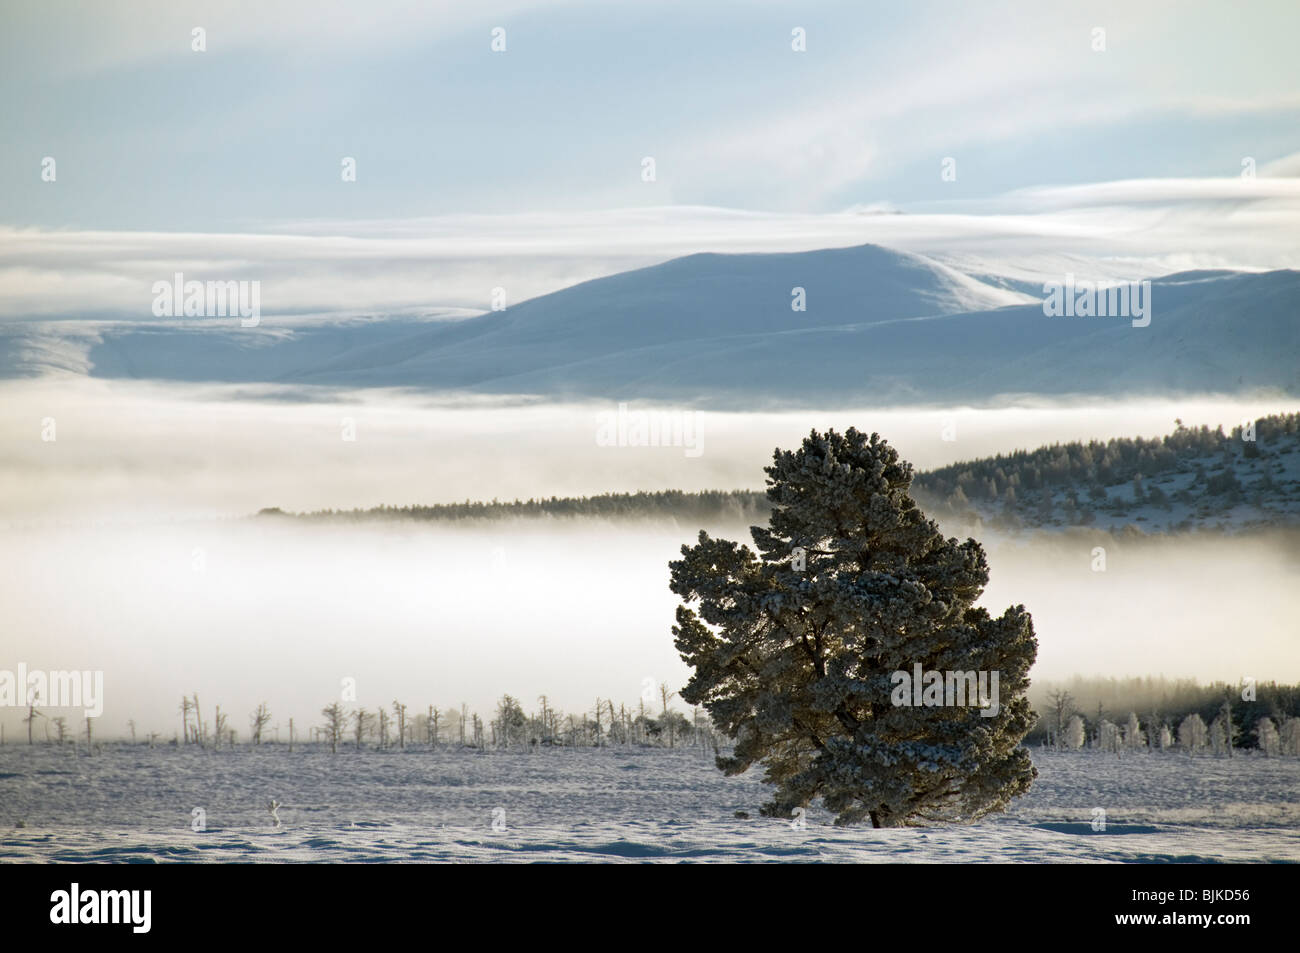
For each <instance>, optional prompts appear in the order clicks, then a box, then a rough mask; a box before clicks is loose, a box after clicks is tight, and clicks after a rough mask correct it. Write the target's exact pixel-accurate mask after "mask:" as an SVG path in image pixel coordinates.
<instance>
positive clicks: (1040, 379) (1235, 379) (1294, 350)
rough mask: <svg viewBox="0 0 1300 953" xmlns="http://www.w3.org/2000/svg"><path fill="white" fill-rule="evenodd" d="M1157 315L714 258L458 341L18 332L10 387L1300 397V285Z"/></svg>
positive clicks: (1218, 292) (1170, 303)
mask: <svg viewBox="0 0 1300 953" xmlns="http://www.w3.org/2000/svg"><path fill="white" fill-rule="evenodd" d="M1061 278H1062V281H1063V282H1064V281H1066V280H1067V279H1066V276H1064V275H1063V276H1061ZM430 297H431V299H436V297H437V289H436V287H434V288H431V291H430ZM1148 301H1149V306H1150V314H1149V317H1150V323H1149V324H1148V325H1147V326H1135V322H1134V321H1131V320H1130V319H1129V317H1128V316H1126V315H1122V316H1108V317H1096V316H1068V317H1067V316H1056V317H1049V316H1048V315H1047V314H1046V313H1045V309H1044V306H1043V302H1042V299H1041V298H1038V299H1036V298H1033V297H1031V296H1030V295H1028V294H1026V293H1025V292H1024V291H1023V290H1013V289H1011V288H1008V287H1002V286H998V285H997V283H996V282H993V281H992V280H979V279H976V278H974V277H971V276H969V275H966V274H963V273H961V272H959V271H956V270H955V269H953V268H951V267H949V266H947V265H943V264H940V263H939V262H937V261H934V260H932V259H929V258H926V257H923V256H919V255H915V254H910V253H901V252H896V251H891V250H888V249H884V248H881V247H878V246H874V245H863V246H858V247H852V248H836V249H826V250H821V251H813V252H801V253H792V254H739V255H718V254H700V255H691V256H688V257H685V258H679V259H674V260H671V261H668V262H665V263H663V264H660V265H655V266H652V267H649V268H643V269H638V270H635V271H629V272H624V273H621V274H617V275H612V276H609V277H605V278H599V279H595V280H592V281H587V282H584V283H582V284H578V285H575V286H573V287H570V288H566V289H564V290H561V291H558V292H555V293H553V294H549V295H544V296H542V297H538V298H534V299H532V300H529V301H524V302H521V303H519V304H514V305H510V306H509V307H507V308H505V309H504V310H500V311H495V312H487V313H484V314H481V315H478V316H474V317H470V318H465V319H460V320H445V319H444V320H436V321H420V320H413V319H411V318H410V317H401V318H388V319H385V318H374V319H368V320H356V319H353V320H345V321H328V320H327V321H321V322H319V323H313V322H302V321H287V320H277V318H276V317H275V316H274V315H273V314H270V315H267V316H265V317H263V319H262V322H261V325H260V326H259V327H256V328H241V327H239V322H238V321H237V320H231V319H188V320H185V321H172V322H160V321H156V320H155V321H153V322H150V323H148V324H141V323H138V322H131V323H122V322H116V323H93V322H78V323H75V324H74V323H70V322H45V323H42V324H36V325H32V324H28V325H21V326H11V327H9V328H6V329H0V341H3V344H0V374H3V375H5V376H18V375H26V374H31V373H36V372H40V371H42V370H45V369H48V368H51V367H54V368H59V369H63V370H73V371H77V370H78V369H80V368H82V367H84V368H85V369H86V370H87V371H88V373H90V374H92V375H95V376H103V377H134V378H156V379H170V380H191V381H237V382H254V381H257V382H277V383H296V384H306V385H324V386H344V387H411V388H419V389H422V390H428V391H446V390H468V391H473V392H480V393H490V394H531V395H541V396H545V397H599V398H601V399H632V398H636V399H642V400H647V399H663V400H674V401H690V402H699V403H714V404H717V405H722V406H726V405H732V406H747V405H753V404H757V403H763V404H769V405H770V404H776V403H801V402H809V403H812V402H817V403H826V402H845V403H848V402H855V401H877V402H879V401H890V402H909V403H912V402H943V401H955V400H961V401H984V400H989V399H992V398H995V397H997V396H999V395H1007V394H1040V395H1063V394H1074V393H1078V394H1105V395H1108V396H1115V395H1118V394H1125V393H1133V394H1177V393H1193V392H1207V391H1210V392H1218V393H1228V392H1234V391H1241V390H1252V389H1258V388H1275V389H1278V390H1280V391H1283V392H1286V393H1298V392H1300V362H1297V360H1296V358H1297V355H1300V318H1298V315H1300V272H1295V271H1274V272H1266V273H1242V272H1224V271H1219V272H1187V273H1181V274H1175V275H1169V276H1165V277H1161V278H1154V279H1152V280H1151V281H1150V289H1149V293H1148Z"/></svg>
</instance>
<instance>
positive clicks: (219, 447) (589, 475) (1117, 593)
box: [0, 379, 1300, 739]
mask: <svg viewBox="0 0 1300 953" xmlns="http://www.w3.org/2000/svg"><path fill="white" fill-rule="evenodd" d="M0 400H2V401H3V404H2V406H3V407H4V414H3V417H2V418H0V446H2V447H3V448H4V452H3V455H2V456H0V525H3V526H6V528H5V529H4V531H3V532H2V533H0V609H2V612H3V630H2V632H0V668H3V669H8V670H14V669H16V667H17V665H18V663H20V662H21V663H26V665H27V666H28V667H29V668H30V669H45V670H73V669H75V670H102V671H103V672H104V689H105V696H106V697H105V701H104V714H103V717H102V718H101V719H100V721H99V722H98V723H97V724H96V727H95V730H96V734H97V735H98V736H101V737H104V736H109V737H112V736H122V735H125V734H126V733H127V727H126V723H127V720H128V719H133V720H134V721H135V722H136V724H137V726H138V731H139V732H140V733H141V734H142V735H143V734H146V733H148V732H150V731H156V732H158V733H159V735H160V736H161V737H163V738H167V739H169V738H170V737H171V736H172V735H173V734H174V733H176V732H177V731H178V730H179V719H180V716H179V713H178V712H177V710H176V709H177V706H178V704H179V702H180V696H181V695H182V694H187V693H193V692H197V693H198V694H199V696H200V699H201V700H202V702H203V705H204V708H205V711H206V712H208V713H210V712H211V710H212V708H213V706H215V705H220V706H221V708H222V711H224V712H229V713H230V715H231V726H232V727H234V728H235V729H236V730H237V731H239V732H240V736H241V738H246V737H247V715H248V714H249V713H250V712H251V711H252V709H253V708H254V707H255V706H256V705H257V703H259V702H261V701H266V702H269V704H270V706H271V709H272V712H273V713H274V722H275V723H278V724H280V725H281V726H287V722H288V719H289V718H290V717H293V718H294V719H295V721H296V724H297V725H298V727H299V733H300V734H301V733H302V732H303V731H305V729H306V728H307V727H309V726H311V725H313V724H317V723H318V722H319V720H320V719H319V714H318V713H319V711H320V708H321V707H322V706H324V705H326V704H328V703H330V702H332V701H334V700H336V699H338V698H339V694H340V683H341V680H342V679H344V678H353V679H355V680H356V686H357V699H356V702H355V703H351V702H349V703H348V704H347V707H354V705H362V706H366V707H369V708H371V709H374V708H375V707H377V706H389V705H391V704H392V702H393V701H394V699H397V700H400V701H402V702H403V703H406V704H408V705H410V706H411V708H412V710H413V711H423V710H424V709H425V708H426V707H427V706H428V705H430V704H433V705H438V706H440V707H444V708H445V707H448V706H458V705H459V704H460V703H462V702H464V703H467V704H468V705H469V706H470V708H471V710H476V711H478V712H479V713H480V714H482V715H484V716H488V715H489V714H490V710H491V708H492V706H493V703H494V701H495V699H497V698H498V697H499V696H500V695H501V694H502V693H506V692H508V693H510V694H513V695H516V696H518V697H521V698H522V699H523V700H524V703H525V705H526V706H528V707H535V705H536V698H537V696H538V695H540V694H543V693H545V694H546V695H548V697H549V699H550V702H551V704H553V705H556V706H558V707H560V708H562V709H564V710H567V711H575V712H576V711H583V710H587V709H590V708H591V707H592V706H593V704H594V702H595V700H596V698H597V696H599V697H601V698H613V699H614V701H615V702H616V703H618V702H627V703H629V704H633V705H635V703H636V701H637V699H638V698H639V697H640V696H641V694H642V692H643V690H644V689H645V686H646V680H647V679H649V680H651V681H653V682H655V683H659V682H666V683H667V684H668V685H669V686H670V687H671V688H674V689H676V688H679V687H680V686H681V685H682V683H683V682H684V681H685V679H686V676H687V671H686V668H685V666H683V664H682V663H681V661H680V660H679V659H678V657H677V655H676V652H675V650H674V648H673V645H672V636H671V627H672V624H673V608H674V606H675V604H676V602H675V597H673V596H672V594H671V593H670V592H669V591H668V571H667V565H666V564H667V562H668V560H670V559H672V558H675V557H676V556H677V554H678V551H679V548H680V546H681V545H682V544H683V543H687V542H691V541H693V539H694V537H695V535H696V533H697V531H698V529H699V528H700V527H697V526H694V525H684V524H677V523H674V522H673V521H671V520H664V521H647V520H639V521H631V522H625V523H619V522H610V521H597V520H564V519H537V520H502V521H483V522H463V523H454V522H453V523H438V524H428V523H414V522H393V523H383V522H377V523H368V524H364V525H349V524H344V523H332V522H324V523H306V522H295V521H292V520H280V519H264V518H263V519H245V518H243V517H244V516H245V515H246V514H250V513H252V512H254V511H256V510H257V509H259V508H261V507H266V506H280V507H284V508H285V509H288V510H297V511H302V510H311V509H322V508H351V507H365V506H373V505H378V504H384V503H389V504H401V503H431V502H440V501H452V500H463V499H466V498H473V499H490V498H492V497H500V498H513V497H523V498H527V497H537V496H551V495H581V494H590V493H597V492H604V491H610V490H637V489H664V488H680V489H686V490H696V489H704V488H731V487H750V488H761V487H762V485H763V474H762V467H763V466H764V465H765V464H766V463H767V462H768V460H769V459H770V456H771V452H772V448H773V447H775V446H781V447H793V446H795V445H797V443H798V441H799V440H800V439H801V438H802V437H803V436H804V435H806V434H807V432H808V430H809V429H810V428H812V427H817V428H819V429H824V428H825V427H828V426H834V427H837V428H844V427H847V426H850V425H856V426H858V427H859V428H861V429H867V430H878V431H880V432H881V433H882V434H883V435H884V436H885V437H886V438H888V439H889V440H890V441H891V442H892V443H894V444H895V445H896V446H898V447H899V449H900V450H901V452H902V453H903V455H904V456H905V457H906V458H908V459H910V460H911V461H912V462H913V463H915V464H916V465H917V466H918V467H921V468H925V467H932V466H937V465H941V464H944V463H948V462H951V461H953V460H956V459H963V458H972V457H978V456H982V455H985V454H988V453H994V452H998V451H1006V450H1010V449H1014V448H1016V447H1032V446H1037V445H1039V444H1041V443H1044V442H1048V443H1050V442H1054V441H1064V440H1071V439H1088V438H1093V437H1096V438H1108V437H1114V436H1121V435H1138V434H1142V435H1156V434H1160V433H1163V432H1167V431H1168V430H1170V429H1171V428H1172V426H1173V419H1174V418H1175V417H1181V418H1182V419H1183V421H1184V422H1185V423H1187V424H1189V425H1194V424H1200V423H1208V424H1210V425H1212V426H1213V425H1217V424H1219V423H1224V424H1225V425H1231V424H1233V423H1239V422H1240V421H1241V419H1242V418H1244V417H1254V416H1258V415H1261V414H1264V413H1270V412H1276V411H1278V410H1283V409H1290V408H1289V407H1288V405H1287V404H1286V403H1285V402H1281V401H1278V402H1269V401H1266V400H1260V401H1253V402H1252V401H1216V400H1212V399H1208V398H1207V399H1205V400H1202V401H1196V402H1186V403H1176V402H1157V403H1150V404H1143V405H1120V404H1110V405H1091V406H1082V407H1072V408H1062V407H1047V406H1038V407H1028V406H1026V407H1015V408H1007V409H1003V410H970V409H957V410H952V411H944V410H915V409H911V410H909V409H887V410H875V411H866V410H864V411H833V412H826V413H815V412H798V413H789V414H762V415H759V414H753V415H744V414H703V415H701V416H700V417H699V418H698V420H696V421H695V424H696V426H697V427H698V431H699V434H700V438H701V441H702V443H701V446H702V449H703V452H702V454H700V455H699V456H688V455H687V454H686V453H685V452H684V448H683V447H662V446H661V447H637V446H623V447H618V446H600V445H598V444H597V441H596V432H597V427H598V415H599V414H600V413H602V412H604V411H608V410H611V409H613V407H614V405H613V404H611V405H609V406H608V407H606V406H597V405H582V406H571V405H550V404H527V405H518V406H504V405H500V404H498V403H488V402H478V401H475V402H469V401H467V402H464V403H462V404H460V405H453V404H450V403H446V402H444V403H441V404H435V403H433V402H431V401H428V400H427V399H423V398H414V397H404V396H400V395H393V394H388V395H378V394H370V395H347V396H344V397H334V398H330V399H328V400H314V401H298V400H290V399H278V400H273V399H265V396H264V395H262V396H261V398H260V399H247V398H246V397H241V396H240V393H239V392H238V391H236V390H232V389H229V388H225V389H212V388H196V387H190V388H178V387H161V386H157V385H147V384H123V383H121V382H117V383H114V382H104V381H87V380H82V379H69V380H67V381H50V380H45V381H32V382H17V383H15V382H10V383H6V384H3V385H0ZM633 409H635V407H634V408H633ZM344 418H351V420H352V424H353V426H354V428H355V440H345V439H343V436H342V433H343V428H344V427H345V426H346V421H345V420H344ZM51 421H52V422H53V424H54V428H55V430H54V432H53V436H54V439H52V440H43V439H42V436H43V435H45V433H47V432H48V428H49V424H50V423H51ZM950 424H951V425H953V426H954V427H955V431H954V430H949V434H950V435H953V436H955V437H956V439H955V440H951V441H950V440H945V439H943V437H944V435H945V434H944V429H945V426H947V425H950ZM708 528H709V529H710V531H711V532H717V533H721V534H723V535H726V536H727V537H729V538H732V539H741V540H744V541H746V542H748V541H749V536H748V531H747V527H745V526H740V525H731V526H711V527H708ZM1099 540H1100V543H1099ZM984 542H985V544H986V548H987V550H988V552H989V561H990V565H991V567H992V578H991V582H990V586H989V588H988V591H987V593H986V596H985V598H984V600H983V604H984V605H986V606H987V607H988V608H990V610H992V611H994V612H1000V611H1001V610H1002V609H1004V608H1005V607H1006V606H1007V605H1009V604H1012V603H1023V604H1025V605H1026V606H1027V607H1028V608H1029V609H1030V611H1031V612H1032V613H1033V615H1034V619H1035V624H1036V627H1037V631H1038V637H1039V642H1040V651H1039V662H1038V665H1037V666H1036V668H1035V676H1036V677H1039V678H1056V679H1063V678H1068V677H1070V676H1072V675H1074V674H1089V675H1092V674H1096V675H1112V674H1113V675H1134V674H1153V675H1154V674H1164V675H1166V676H1169V677H1175V678H1176V677H1190V678H1198V679H1202V680H1213V679H1223V680H1228V681H1233V682H1235V681H1237V680H1238V679H1240V678H1242V677H1246V676H1249V677H1253V678H1256V679H1259V680H1260V681H1267V680H1278V681H1297V680H1300V651H1298V650H1297V646H1296V641H1295V640H1296V634H1297V633H1296V627H1295V619H1296V618H1297V616H1298V615H1300V613H1298V612H1297V610H1298V609H1300V597H1297V595H1296V591H1297V590H1296V586H1295V580H1296V577H1297V572H1298V571H1300V561H1298V560H1297V556H1296V548H1295V541H1294V538H1293V537H1291V536H1288V535H1287V534H1281V533H1279V534H1277V535H1271V536H1258V535H1257V536H1253V537H1223V536H1217V535H1205V536H1191V537H1159V538H1155V539H1150V540H1145V541H1137V540H1128V539H1122V538H1109V537H1100V536H1098V535H1097V534H1092V535H1091V536H1088V537H1086V538H1085V537H1083V536H1074V535H1071V536H1057V537H1052V536H1038V537H1033V538H1030V539H1021V540H1008V539H1000V538H998V537H996V536H994V535H993V534H989V535H987V536H986V537H984ZM1099 544H1100V545H1103V546H1104V547H1105V548H1106V568H1105V571H1104V572H1099V571H1095V570H1094V566H1095V564H1096V563H1095V554H1094V552H1093V550H1094V548H1095V546H1097V545H1099ZM678 704H679V705H681V703H680V702H678ZM22 714H23V712H20V711H16V710H14V709H10V710H8V711H6V712H4V713H3V714H2V715H0V720H3V721H4V723H5V725H6V733H7V734H8V736H9V737H10V738H13V737H15V736H18V735H22V734H25V727H24V726H23V725H22V724H21V722H20V720H19V719H20V718H21V716H22ZM70 722H71V723H72V725H73V726H74V727H75V726H77V725H79V723H80V719H79V718H76V717H74V718H72V719H70ZM36 731H37V737H38V738H40V737H42V736H43V732H44V728H43V726H38V727H37V729H36ZM282 737H287V731H286V733H285V734H283V735H282Z"/></svg>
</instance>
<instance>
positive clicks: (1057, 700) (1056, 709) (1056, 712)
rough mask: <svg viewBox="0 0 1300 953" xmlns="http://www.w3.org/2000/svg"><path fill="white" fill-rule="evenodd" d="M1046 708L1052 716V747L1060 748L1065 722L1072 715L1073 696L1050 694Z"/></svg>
mask: <svg viewBox="0 0 1300 953" xmlns="http://www.w3.org/2000/svg"><path fill="white" fill-rule="evenodd" d="M1047 708H1048V711H1049V712H1050V713H1051V715H1052V746H1053V747H1055V748H1059V747H1061V739H1062V737H1063V736H1064V732H1065V725H1066V722H1068V721H1069V720H1070V716H1071V715H1073V714H1074V712H1075V707H1074V696H1073V695H1071V694H1070V693H1069V692H1066V691H1060V690H1059V689H1058V690H1057V691H1054V692H1051V693H1050V694H1049V695H1048V696H1047Z"/></svg>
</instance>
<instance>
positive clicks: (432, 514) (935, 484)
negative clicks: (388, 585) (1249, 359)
mask: <svg viewBox="0 0 1300 953" xmlns="http://www.w3.org/2000/svg"><path fill="white" fill-rule="evenodd" d="M1244 437H1245V434H1244V433H1243V430H1242V428H1241V427H1235V428H1233V430H1232V432H1231V433H1225V432H1224V431H1223V428H1222V427H1220V428H1218V429H1217V430H1210V429H1209V428H1208V427H1200V428H1196V429H1193V428H1189V427H1183V426H1181V424H1180V425H1179V427H1178V429H1176V430H1175V431H1174V432H1173V433H1172V434H1170V435H1168V436H1166V437H1160V438H1155V439H1150V440H1147V439H1143V438H1141V437H1138V438H1128V437H1123V438H1119V439H1116V440H1109V441H1107V442H1105V443H1102V442H1100V441H1092V442H1090V443H1086V444H1084V443H1077V442H1076V443H1066V444H1054V445H1052V446H1050V447H1040V448H1039V449H1037V450H1033V451H1028V450H1022V451H1017V452H1015V453H1012V454H1006V455H999V456H996V457H985V458H983V459H980V460H972V461H969V462H963V463H955V464H952V465H951V466H947V467H942V468H940V469H938V470H931V471H928V472H924V473H919V474H917V476H916V478H915V479H914V481H913V483H912V494H913V496H914V497H915V498H916V500H917V501H918V502H919V503H920V504H921V505H922V507H923V508H924V509H925V510H926V512H927V513H928V514H929V515H931V516H933V517H935V518H938V519H941V520H943V521H945V523H961V524H980V523H988V524H991V525H993V526H994V527H996V528H998V529H1000V530H1005V531H1017V530H1048V531H1051V530H1064V529H1069V528H1072V527H1096V528H1098V529H1106V530H1111V531H1114V530H1119V529H1123V528H1124V527H1128V526H1132V527H1135V528H1137V529H1140V530H1142V531H1143V532H1146V533H1159V532H1179V531H1189V530H1196V529H1223V530H1241V529H1250V528H1254V527H1260V528H1262V527H1273V526H1279V525H1300V414H1285V415H1277V416H1272V417H1262V418H1260V419H1259V420H1257V421H1256V422H1255V439H1254V441H1249V440H1246V439H1244ZM770 512H771V504H770V503H768V501H767V498H766V496H765V495H764V494H763V493H762V492H761V491H753V490H731V491H723V490H709V491H705V492H702V493H686V492H683V491H681V490H663V491H660V492H655V493H646V492H642V493H606V494H602V495H599V496H591V497H576V498H575V497H550V498H549V499H530V500H513V501H509V502H502V501H499V500H492V501H490V502H473V501H469V500H466V501H465V502H463V503H446V504H434V505H414V506H381V507H375V508H373V509H367V510H323V511H320V512H316V513H304V514H288V513H285V512H284V511H282V510H280V509H278V508H271V509H266V510H263V511H262V512H261V513H260V514H259V515H261V516H266V517H274V516H285V517H287V516H290V515H294V516H296V518H301V519H312V520H340V521H354V522H355V521H368V520H386V519H408V520H426V521H454V520H475V519H477V520H494V519H509V518H543V517H545V518H576V517H584V518H598V519H672V520H677V521H680V522H682V523H686V524H706V523H709V524H716V523H733V522H741V523H761V522H764V521H765V520H766V519H767V515H768V513H770Z"/></svg>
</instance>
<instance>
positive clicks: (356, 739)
mask: <svg viewBox="0 0 1300 953" xmlns="http://www.w3.org/2000/svg"><path fill="white" fill-rule="evenodd" d="M659 695H660V697H659V704H660V709H659V711H658V712H657V713H655V712H654V711H653V707H652V706H647V704H646V700H645V699H644V698H642V699H640V700H639V701H638V703H637V706H636V708H635V709H632V708H629V707H628V706H627V705H626V704H619V705H618V706H617V707H615V704H614V701H613V699H608V698H597V699H596V702H595V705H594V706H593V707H592V708H591V710H590V711H586V712H582V713H581V714H565V713H564V712H562V711H560V710H559V709H557V708H556V707H555V706H554V705H552V704H551V702H550V699H549V698H548V697H547V696H546V695H540V696H538V699H537V701H538V708H537V709H536V710H535V711H533V712H531V713H529V712H527V711H525V710H524V707H523V705H522V704H521V703H520V701H519V700H518V699H517V698H515V697H514V696H512V695H502V696H501V699H500V701H498V702H497V706H496V709H495V711H494V712H493V717H492V718H490V719H488V720H486V721H485V720H484V719H483V718H481V717H480V716H479V715H478V713H477V712H470V711H469V708H468V706H466V705H461V707H460V708H459V709H455V708H452V709H446V710H444V709H441V708H438V707H437V706H434V705H430V706H429V707H428V710H427V712H425V713H420V714H416V715H415V716H414V717H408V716H407V706H406V705H403V704H401V703H400V702H397V701H394V702H393V706H392V709H391V714H390V712H389V710H386V709H384V708H376V709H374V710H369V709H365V708H354V709H351V710H349V709H347V708H345V707H344V705H343V704H342V703H341V702H334V703H333V704H331V705H328V706H326V707H325V708H323V709H321V714H322V716H324V719H325V720H324V723H323V724H322V725H320V726H318V727H317V728H314V729H313V738H314V739H319V740H320V741H322V742H324V743H326V744H328V745H329V746H330V750H331V751H332V752H337V751H338V749H339V746H340V745H345V744H347V743H348V742H351V744H352V745H353V747H355V748H358V749H360V748H361V747H363V746H365V745H366V744H372V745H373V746H375V747H378V748H389V747H394V746H396V747H399V748H404V747H406V745H407V744H420V743H422V744H424V745H427V746H429V747H435V748H436V747H439V746H442V745H454V746H459V747H465V748H478V749H487V748H498V749H510V748H520V747H528V748H537V747H570V748H574V747H605V746H608V745H627V746H631V745H637V746H654V747H665V748H675V747H681V746H693V747H700V748H709V749H711V750H713V751H715V752H716V750H717V747H718V744H719V740H720V739H719V737H718V735H717V732H716V731H715V730H714V728H713V726H712V724H711V723H710V722H709V719H708V717H707V716H705V715H704V714H703V713H702V712H701V711H700V710H699V709H698V708H694V709H692V713H691V717H690V718H687V717H686V716H685V715H683V714H682V713H681V712H679V711H677V710H676V709H674V708H672V707H671V705H670V702H671V700H672V698H674V697H675V693H673V692H670V691H669V690H668V688H667V686H660V688H659Z"/></svg>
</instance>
